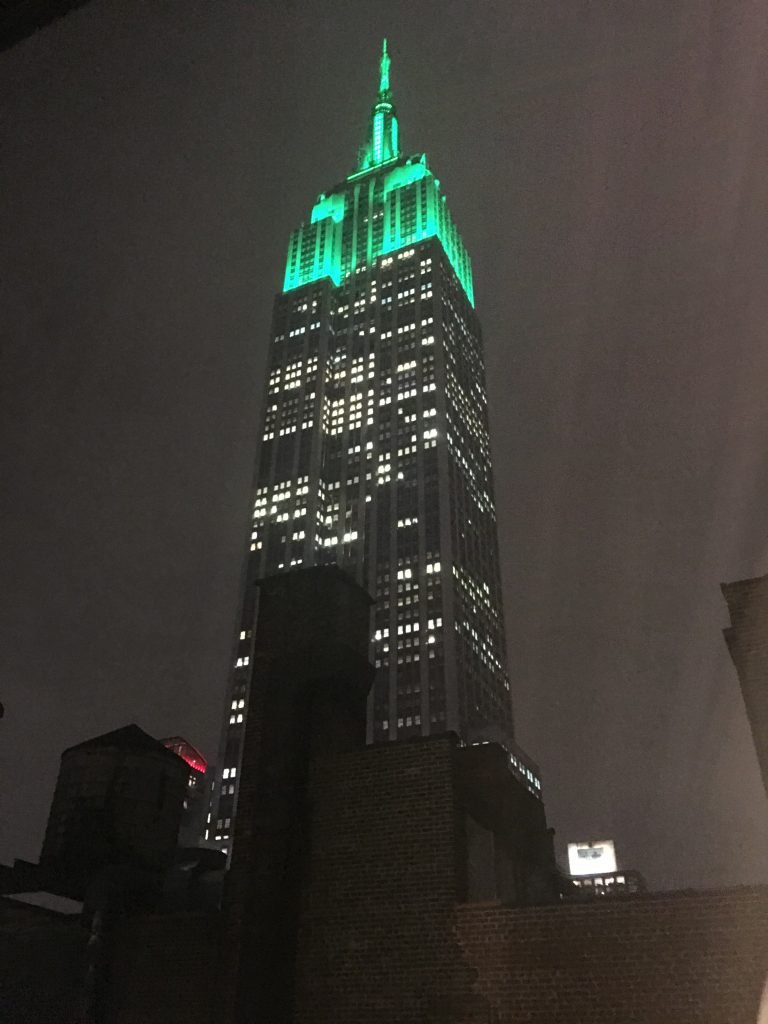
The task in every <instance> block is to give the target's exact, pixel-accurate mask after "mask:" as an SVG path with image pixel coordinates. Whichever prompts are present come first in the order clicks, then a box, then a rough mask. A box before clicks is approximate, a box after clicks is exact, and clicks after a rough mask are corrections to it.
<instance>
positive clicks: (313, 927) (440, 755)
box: [296, 736, 484, 1024]
mask: <svg viewBox="0 0 768 1024" xmlns="http://www.w3.org/2000/svg"><path fill="white" fill-rule="evenodd" d="M456 752H457V751H456V741H455V738H454V737H451V736H444V737H434V738H431V739H428V740H423V741H416V742H413V743H410V742H404V743H398V744H383V745H382V746H378V747H373V748H369V749H368V750H364V751H361V752H360V753H352V754H345V755H343V756H340V757H337V758H324V759H321V760H318V761H317V762H316V763H315V765H314V767H313V774H312V780H311V788H310V794H311V797H310V798H311V804H312V807H311V811H312V822H313V827H312V836H311V843H312V845H311V850H310V875H309V878H308V880H307V886H306V888H305V899H304V905H303V908H302V914H301V926H300V933H299V957H298V969H297V998H296V1024H353V1022H354V1024H360V1022H361V1021H365V1022H366V1024H369V1022H370V1024H376V1022H379V1021H381V1022H384V1021H386V1022H387V1024H392V1022H393V1021H397V1022H398V1024H410V1022H414V1024H415V1022H426V1021H441V1022H442V1021H456V1022H458V1021H464V1020H467V1021H471V1020H474V1019H477V1020H478V1021H480V1020H483V1019H484V1018H483V1017H477V1018H475V1017H473V1015H472V1014H473V1012H474V1009H473V1007H474V1004H475V1003H478V1004H479V1003H480V999H479V997H477V996H476V995H475V994H474V992H473V989H472V981H473V974H472V972H471V970H469V969H468V968H467V966H466V965H465V963H464V961H463V957H462V952H461V950H460V948H459V945H458V942H457V939H456V935H455V930H454V929H453V928H452V924H451V922H452V913H453V908H454V904H455V899H456V895H457V893H458V892H460V891H461V890H462V887H463V886H464V884H465V882H464V879H463V877H462V875H463V868H462V865H463V856H462V852H461V851H462V850H463V836H462V824H461V821H462V816H461V814H460V813H459V809H458V806H457V798H456V788H455V786H454V762H455V756H456Z"/></svg>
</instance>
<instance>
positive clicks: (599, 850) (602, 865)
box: [568, 839, 616, 875]
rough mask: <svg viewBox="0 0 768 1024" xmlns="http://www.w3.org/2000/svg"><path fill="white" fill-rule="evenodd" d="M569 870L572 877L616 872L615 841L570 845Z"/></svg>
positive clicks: (606, 840) (605, 840)
mask: <svg viewBox="0 0 768 1024" xmlns="http://www.w3.org/2000/svg"><path fill="white" fill-rule="evenodd" d="M568 868H569V870H570V872H571V874H572V875H607V874H611V873H612V872H614V871H616V851H615V849H614V846H613V840H612V839H603V840H601V841H600V842H594V843H568Z"/></svg>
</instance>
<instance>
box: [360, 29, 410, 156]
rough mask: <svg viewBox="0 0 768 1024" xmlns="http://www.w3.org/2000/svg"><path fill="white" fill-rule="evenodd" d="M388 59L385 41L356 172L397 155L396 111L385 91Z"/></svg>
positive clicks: (387, 79)
mask: <svg viewBox="0 0 768 1024" xmlns="http://www.w3.org/2000/svg"><path fill="white" fill-rule="evenodd" d="M390 64H391V60H390V57H389V53H388V51H387V40H386V39H385V40H384V42H383V44H382V47H381V60H380V61H379V94H378V96H377V97H376V102H375V103H374V105H373V110H372V111H371V121H370V126H369V129H368V140H367V142H366V144H365V146H364V147H363V149H362V151H361V153H360V160H359V162H358V165H357V171H356V173H358V172H360V171H367V170H369V169H370V168H371V167H377V166H378V165H379V164H383V163H386V162H387V160H392V159H393V158H394V157H398V156H400V141H399V138H398V125H397V112H396V111H395V105H394V103H393V102H392V92H391V90H390V88H389V66H390Z"/></svg>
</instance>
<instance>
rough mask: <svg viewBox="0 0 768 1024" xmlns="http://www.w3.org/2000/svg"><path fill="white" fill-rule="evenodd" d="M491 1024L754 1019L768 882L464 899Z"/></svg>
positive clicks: (470, 955) (764, 966) (479, 989)
mask: <svg viewBox="0 0 768 1024" xmlns="http://www.w3.org/2000/svg"><path fill="white" fill-rule="evenodd" d="M455 926H456V934H457V936H458V939H459V943H460V945H461V948H462V950H463V952H464V955H465V957H466V962H467V964H468V965H469V967H470V968H471V969H472V971H473V972H474V973H475V977H476V980H475V981H474V983H473V991H474V992H476V993H477V994H478V995H480V996H482V997H483V999H484V1000H486V1001H487V1006H488V1016H487V1018H486V1019H487V1020H488V1021H493V1022H494V1024H513V1022H514V1024H518V1022H523V1021H525V1022H527V1024H539V1022H540V1024H544V1022H546V1024H582V1022H584V1024H586V1022H589V1024H609V1022H610V1024H625V1022H630V1021H631V1022H633V1024H757V1019H758V1006H759V1002H760V992H761V989H762V986H763V983H764V981H765V977H766V972H767V971H768V888H765V887H763V888H746V887H745V888H740V889H731V890H725V891H722V892H691V893H670V894H657V895H653V896H644V897H639V898H634V899H627V900H615V901H608V900H606V901H604V902H597V903H590V904H586V905H567V906H565V905H561V906H556V907H538V908H526V909H523V910H513V909H506V908H502V907H498V906H488V905H485V906H482V905H475V906H471V905H465V906H463V907H459V908H457V912H456V918H455Z"/></svg>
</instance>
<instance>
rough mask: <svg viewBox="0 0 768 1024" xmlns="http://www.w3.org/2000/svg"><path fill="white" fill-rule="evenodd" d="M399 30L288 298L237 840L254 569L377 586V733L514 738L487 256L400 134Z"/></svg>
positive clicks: (235, 743)
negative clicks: (475, 269)
mask: <svg viewBox="0 0 768 1024" xmlns="http://www.w3.org/2000/svg"><path fill="white" fill-rule="evenodd" d="M389 67H390V60H389V56H388V53H387V48H386V42H385V44H384V48H383V52H382V56H381V63H380V78H379V90H378V95H377V98H376V101H375V103H374V106H373V110H372V112H371V116H370V121H369V128H368V137H367V140H366V143H365V145H364V146H363V148H362V150H361V151H360V154H359V159H358V163H357V167H356V168H355V170H354V171H353V172H352V173H351V174H350V175H349V176H348V177H347V178H345V179H344V180H343V181H341V182H340V183H338V184H337V185H335V186H333V187H332V188H330V189H328V190H327V191H325V192H323V193H322V194H321V195H320V196H319V197H318V199H317V201H316V203H315V205H314V206H313V207H312V210H311V212H310V215H309V218H308V220H307V221H306V222H305V223H304V224H302V225H301V227H299V228H297V230H296V231H294V232H293V234H292V235H291V238H290V241H289V244H288V253H287V260H286V268H285V277H284V282H283V291H282V292H281V293H280V294H279V295H278V296H277V298H276V300H275V306H274V316H273V325H272V336H271V343H270V352H269V364H268V380H267V385H266V396H265V403H264V404H265V408H264V419H263V426H262V432H261V439H260V448H259V455H258V459H257V467H256V476H255V482H254V494H253V501H252V530H251V536H250V555H249V563H248V570H247V581H246V588H245V597H244V602H243V614H242V619H241V626H240V633H239V644H238V647H237V651H236V654H235V657H234V671H233V675H232V679H231V685H230V689H229V693H228V700H227V713H226V719H225V730H224V738H223V742H222V746H221V752H220V762H219V763H220V764H221V765H222V776H221V780H220V786H219V793H218V804H217V809H215V810H214V811H213V812H212V820H211V822H210V828H209V830H208V834H207V835H206V839H208V840H209V841H211V842H214V843H220V844H222V845H224V846H226V843H227V841H228V839H229V837H230V835H231V831H232V822H233V820H234V814H235V801H236V796H237V785H238V777H237V772H238V766H239V760H240V747H241V737H242V732H243V726H244V721H245V717H246V714H247V709H248V693H249V685H250V678H251V669H252V665H251V659H252V642H253V623H254V617H255V614H256V608H255V601H256V588H255V587H254V585H253V584H254V581H256V580H258V579H259V578H262V577H264V576H267V575H270V574H272V573H277V572H282V571H289V570H290V569H292V568H296V567H299V566H303V567H306V566H310V565H319V564H327V563H335V564H337V565H339V566H340V567H342V568H343V569H345V570H346V571H347V572H349V573H350V575H352V576H353V577H354V579H355V580H356V581H357V582H358V583H360V584H361V585H362V586H364V587H365V588H366V589H367V590H368V592H369V593H370V594H371V595H372V596H373V597H375V599H376V605H375V611H374V616H375V625H374V636H373V638H372V643H373V660H374V662H375V666H376V678H375V681H374V685H373V688H372V695H371V699H370V707H369V718H368V737H367V738H368V741H369V742H373V743H379V742H382V741H385V740H397V739H403V738H406V739H407V738H410V737H413V736H425V735H430V734H432V733H442V732H446V731H448V730H451V731H454V732H456V733H457V734H458V735H459V736H460V737H461V739H462V740H464V741H465V742H470V743H471V742H480V741H488V740H498V741H499V742H501V743H502V744H503V745H504V746H505V747H506V749H507V750H508V752H509V753H510V755H511V756H512V757H513V758H514V760H512V761H511V767H512V769H513V770H514V771H518V772H520V773H521V774H522V776H523V778H524V781H525V782H526V785H529V787H531V788H533V790H534V791H538V790H539V789H540V783H539V780H538V776H537V774H536V772H535V770H533V768H532V766H531V764H530V762H527V761H526V760H525V758H524V755H523V754H522V752H521V751H519V750H518V749H517V748H515V747H514V742H513V721H512V702H511V698H510V686H509V680H508V676H507V669H506V648H505V635H504V623H503V613H502V599H501V587H500V579H499V558H498V541H497V533H496V514H495V509H494V498H493V477H492V468H491V451H490V437H489V431H488V416H487V399H486V386H485V375H484V364H483V352H482V343H481V333H480V325H479V322H478V319H477V316H476V313H475V309H474V291H473V284H472V266H471V261H470V258H469V256H468V254H467V251H466V249H465V247H464V244H463V242H462V239H461V236H460V235H459V232H458V230H457V228H456V226H455V224H454V222H453V219H452V217H451V214H450V211H449V209H448V206H447V204H446V200H445V196H444V194H443V193H442V190H441V187H440V183H439V181H438V179H437V178H436V177H435V176H434V174H433V173H432V171H431V170H430V168H429V165H428V163H427V159H426V156H425V155H424V154H421V153H420V154H416V155H410V156H407V155H405V154H403V152H402V151H401V149H400V138H399V131H398V119H397V112H396V109H395V106H394V103H393V99H392V92H391V89H390V82H389Z"/></svg>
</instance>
